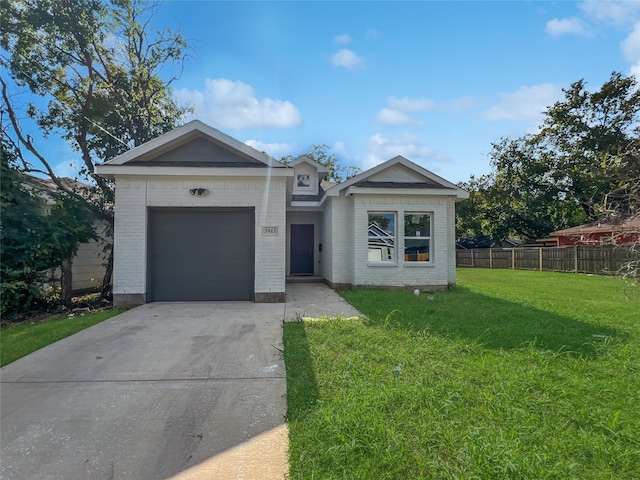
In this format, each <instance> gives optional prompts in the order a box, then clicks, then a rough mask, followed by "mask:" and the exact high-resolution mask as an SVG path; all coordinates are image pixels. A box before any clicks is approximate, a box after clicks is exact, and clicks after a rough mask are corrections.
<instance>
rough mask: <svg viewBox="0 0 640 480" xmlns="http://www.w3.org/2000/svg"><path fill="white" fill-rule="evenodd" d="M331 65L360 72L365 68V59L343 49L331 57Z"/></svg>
mask: <svg viewBox="0 0 640 480" xmlns="http://www.w3.org/2000/svg"><path fill="white" fill-rule="evenodd" d="M331 63H332V64H333V65H334V66H336V67H344V68H346V69H347V70H358V69H360V68H362V67H363V66H364V59H363V58H362V57H359V56H358V54H356V53H355V52H354V51H353V50H349V49H348V48H342V49H340V50H338V51H337V52H336V53H335V54H333V56H332V57H331Z"/></svg>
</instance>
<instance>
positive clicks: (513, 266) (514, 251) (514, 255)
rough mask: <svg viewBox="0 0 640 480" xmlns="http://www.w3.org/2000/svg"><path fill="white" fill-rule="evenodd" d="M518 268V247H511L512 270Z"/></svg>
mask: <svg viewBox="0 0 640 480" xmlns="http://www.w3.org/2000/svg"><path fill="white" fill-rule="evenodd" d="M515 269H516V249H515V248H513V247H512V248H511V270H515Z"/></svg>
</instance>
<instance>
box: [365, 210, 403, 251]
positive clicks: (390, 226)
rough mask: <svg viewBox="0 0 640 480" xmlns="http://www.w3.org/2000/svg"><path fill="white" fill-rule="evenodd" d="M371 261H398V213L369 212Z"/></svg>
mask: <svg viewBox="0 0 640 480" xmlns="http://www.w3.org/2000/svg"><path fill="white" fill-rule="evenodd" d="M367 243H368V259H369V262H371V263H375V262H395V261H396V214H395V213H391V212H379V213H378V212H369V229H368V242H367Z"/></svg>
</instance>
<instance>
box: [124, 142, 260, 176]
mask: <svg viewBox="0 0 640 480" xmlns="http://www.w3.org/2000/svg"><path fill="white" fill-rule="evenodd" d="M126 164H127V165H131V166H148V167H156V166H174V167H239V168H242V167H253V168H255V167H266V166H267V165H266V164H264V163H262V162H259V161H258V160H256V159H254V158H251V157H250V156H248V155H243V154H242V153H241V152H238V151H237V150H231V149H229V148H225V145H223V144H220V143H216V142H214V141H211V140H209V139H208V138H206V137H203V136H197V137H195V138H193V139H191V140H188V141H187V142H186V143H182V144H180V145H177V146H175V147H174V148H172V149H170V150H166V151H163V152H162V153H158V152H155V151H152V152H149V153H147V154H146V155H144V156H141V157H138V158H137V159H135V160H130V161H129V162H127V163H126Z"/></svg>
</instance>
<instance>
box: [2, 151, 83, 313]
mask: <svg viewBox="0 0 640 480" xmlns="http://www.w3.org/2000/svg"><path fill="white" fill-rule="evenodd" d="M13 158H15V157H14V155H12V152H11V150H10V149H8V148H7V147H6V145H4V144H3V145H2V149H1V150H0V163H1V171H0V182H1V185H0V192H1V193H0V216H1V217H2V224H1V225H0V245H1V251H2V262H1V263H0V273H1V275H2V282H1V288H0V290H1V293H0V296H1V298H2V301H1V312H2V314H3V315H5V314H13V313H19V312H21V311H24V310H28V309H29V308H31V307H32V306H33V305H34V304H35V303H36V302H37V301H38V300H39V299H40V297H41V296H42V295H43V293H44V292H43V283H44V282H45V280H46V278H45V274H46V273H47V271H48V270H49V269H53V268H55V267H58V266H62V267H63V269H62V279H63V283H64V281H67V279H68V281H70V277H69V272H68V271H67V270H65V268H64V267H65V264H67V263H68V262H69V259H71V258H72V257H73V256H74V255H75V254H76V252H77V249H78V245H79V244H80V243H83V242H87V241H89V240H90V239H95V232H94V229H93V223H92V221H91V214H90V212H89V211H88V209H87V208H86V205H85V204H84V203H80V202H78V201H77V200H76V199H75V198H73V197H69V196H67V195H56V194H55V193H52V192H44V191H41V190H39V186H38V183H31V182H30V180H29V177H27V176H26V175H24V174H23V173H21V172H19V171H18V170H16V169H15V168H13V166H12V162H11V160H12V159H13ZM63 292H65V293H66V292H68V293H69V295H68V296H67V297H64V296H63V298H62V299H61V300H62V303H63V304H65V305H68V304H69V303H70V300H71V298H70V288H67V289H66V290H64V289H63Z"/></svg>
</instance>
